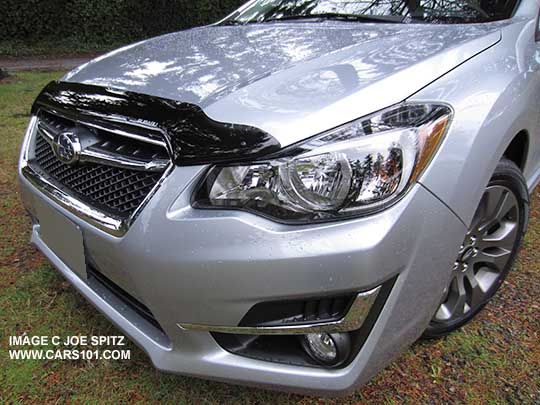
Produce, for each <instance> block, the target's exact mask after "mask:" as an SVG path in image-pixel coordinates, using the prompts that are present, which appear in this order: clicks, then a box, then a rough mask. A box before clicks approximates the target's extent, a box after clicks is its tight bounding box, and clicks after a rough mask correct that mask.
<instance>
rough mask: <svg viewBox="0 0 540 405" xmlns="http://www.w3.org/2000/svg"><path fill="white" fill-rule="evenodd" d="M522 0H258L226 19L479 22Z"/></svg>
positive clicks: (506, 12) (508, 11) (505, 14)
mask: <svg viewBox="0 0 540 405" xmlns="http://www.w3.org/2000/svg"><path fill="white" fill-rule="evenodd" d="M518 1H519V0H502V1H501V0H356V1H355V0H343V1H338V0H257V1H255V2H253V3H252V4H250V5H249V6H248V7H246V8H245V9H243V10H241V11H239V12H237V13H236V14H234V15H233V16H232V17H231V18H229V19H228V20H226V21H225V23H232V24H235V23H236V24H248V23H263V22H269V21H276V20H300V19H302V20H306V21H309V20H315V21H316V20H322V19H331V20H344V21H369V22H377V21H379V22H402V23H406V22H427V23H479V22H488V21H497V20H504V19H507V18H510V17H511V16H512V13H513V11H514V9H515V7H516V5H517V3H518Z"/></svg>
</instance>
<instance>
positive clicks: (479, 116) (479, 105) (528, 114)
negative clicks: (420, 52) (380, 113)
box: [410, 19, 540, 226]
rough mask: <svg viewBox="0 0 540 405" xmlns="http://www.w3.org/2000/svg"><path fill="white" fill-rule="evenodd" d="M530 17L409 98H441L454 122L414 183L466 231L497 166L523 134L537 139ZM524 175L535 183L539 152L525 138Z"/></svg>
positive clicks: (539, 84) (539, 78) (539, 83)
mask: <svg viewBox="0 0 540 405" xmlns="http://www.w3.org/2000/svg"><path fill="white" fill-rule="evenodd" d="M533 38H534V20H531V19H524V20H523V23H522V24H513V25H511V26H509V27H506V28H505V29H504V31H503V40H502V41H501V42H500V43H499V44H497V45H495V46H493V47H492V48H490V49H489V50H487V51H486V52H484V53H482V54H480V55H478V56H477V57H475V58H473V59H472V60H470V61H468V62H467V63H465V64H463V65H461V66H460V67H458V68H457V69H455V70H453V71H452V72H450V73H449V74H447V75H445V76H444V77H443V78H441V79H439V80H437V81H436V82H434V83H432V84H431V85H430V86H428V87H427V88H425V89H423V90H422V91H420V92H419V93H417V94H415V95H414V96H413V97H411V98H410V100H411V101H415V102H418V101H442V102H446V103H448V104H450V105H452V107H453V108H454V111H455V117H454V120H453V122H452V125H451V128H450V130H449V133H448V134H447V137H446V138H445V140H444V141H443V143H442V145H441V147H440V148H439V150H438V152H437V154H436V155H435V157H434V159H433V161H432V163H431V165H430V166H429V167H428V169H427V170H426V171H425V172H424V173H423V175H422V177H421V178H420V183H422V184H423V185H424V186H425V187H426V188H427V189H429V190H430V191H431V192H432V193H433V194H435V195H436V196H437V197H438V198H440V199H441V200H442V201H443V202H444V203H445V204H446V205H448V207H450V209H452V210H453V211H454V213H456V215H457V216H458V217H459V218H460V219H461V220H462V221H463V222H464V223H465V224H466V225H467V226H468V225H469V224H470V223H471V221H472V219H473V216H474V213H475V211H476V208H477V206H478V203H479V202H480V199H481V197H482V194H483V192H484V190H485V187H486V186H487V184H488V182H489V180H490V178H491V176H492V174H493V172H494V171H495V168H496V166H497V164H498V162H499V161H500V159H501V158H502V156H503V154H504V152H505V151H506V149H507V147H508V145H509V144H510V143H511V142H512V140H513V139H514V137H515V136H516V135H517V134H518V133H520V132H521V131H526V132H527V133H528V134H533V135H534V134H535V132H536V127H537V123H538V116H539V110H538V102H539V100H540V98H539V95H538V89H539V88H540V74H539V73H538V71H536V70H535V69H533V68H532V66H533V65H534V63H536V62H534V60H535V57H536V56H537V48H536V46H535V44H534V41H533ZM529 138H530V139H529V148H528V152H527V154H528V156H527V159H526V162H527V164H526V167H525V170H524V174H525V177H526V179H527V182H528V184H529V185H532V184H534V183H535V182H536V177H537V175H536V173H537V172H538V170H537V169H538V165H537V164H536V161H538V156H536V151H537V150H538V149H539V146H538V140H537V138H536V137H535V136H530V137H529Z"/></svg>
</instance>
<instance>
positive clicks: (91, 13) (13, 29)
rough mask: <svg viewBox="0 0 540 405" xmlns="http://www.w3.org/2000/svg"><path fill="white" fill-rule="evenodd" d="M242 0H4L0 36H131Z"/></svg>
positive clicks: (206, 16) (203, 19) (222, 11)
mask: <svg viewBox="0 0 540 405" xmlns="http://www.w3.org/2000/svg"><path fill="white" fill-rule="evenodd" d="M244 1H245V0H214V1H212V0H196V1H193V0H3V1H2V3H3V4H2V7H1V8H2V10H1V12H0V41H2V40H24V41H32V40H39V41H42V40H44V39H47V40H54V39H59V40H60V39H62V40H64V39H65V38H75V39H77V40H78V41H81V42H82V43H92V44H111V43H118V42H129V41H134V40H138V39H141V38H147V37H150V36H155V35H159V34H162V33H166V32H172V31H178V30H181V29H185V28H189V27H193V26H197V25H203V24H208V23H211V22H215V21H217V20H219V19H220V18H222V17H224V16H225V15H227V14H228V13H230V12H231V11H233V10H234V9H235V8H237V7H238V6H240V5H241V4H242V3H243V2H244Z"/></svg>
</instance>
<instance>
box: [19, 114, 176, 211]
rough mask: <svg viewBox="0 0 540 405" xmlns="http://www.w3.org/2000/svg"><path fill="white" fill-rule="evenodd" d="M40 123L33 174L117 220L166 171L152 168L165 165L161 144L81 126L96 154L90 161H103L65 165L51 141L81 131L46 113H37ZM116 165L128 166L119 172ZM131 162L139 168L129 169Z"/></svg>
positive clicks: (134, 207) (141, 199) (133, 208)
mask: <svg viewBox="0 0 540 405" xmlns="http://www.w3.org/2000/svg"><path fill="white" fill-rule="evenodd" d="M40 124H43V125H44V127H43V128H46V130H39V129H38V130H37V133H36V136H35V144H34V145H35V148H34V158H33V159H32V160H31V162H30V164H31V165H32V166H33V167H34V169H37V170H39V171H40V172H41V173H44V174H46V175H47V176H48V177H49V178H50V180H52V182H53V183H54V184H56V185H57V186H60V187H62V188H63V189H64V190H66V191H67V193H68V194H70V195H72V196H73V197H74V198H76V199H79V200H81V201H84V202H85V203H86V204H88V205H90V206H92V207H94V208H95V209H97V210H99V211H102V212H104V213H106V214H110V215H114V216H116V217H120V218H129V217H130V216H131V215H133V214H134V213H135V211H136V210H137V209H138V208H139V207H140V206H141V205H142V204H143V202H144V201H145V199H146V198H147V197H148V196H149V195H150V193H151V192H152V190H153V189H154V188H155V187H156V185H157V184H158V182H159V181H160V179H161V177H162V176H163V174H164V172H165V169H166V167H165V166H164V165H159V166H158V165H151V164H150V163H151V162H166V163H167V162H168V161H169V157H168V154H167V151H166V150H165V149H164V148H163V147H161V146H159V145H154V144H150V143H147V142H144V141H141V140H135V139H132V138H129V137H124V136H119V135H117V134H115V133H112V132H108V131H105V130H96V129H94V128H88V127H85V128H83V130H85V131H87V133H88V134H89V137H90V138H91V141H90V146H87V148H88V150H92V151H93V152H94V153H93V156H98V157H100V156H105V157H107V159H102V158H97V159H96V158H93V160H91V161H90V160H89V161H84V162H80V163H78V164H76V165H68V164H65V163H63V162H62V161H60V160H59V159H58V158H57V156H56V154H55V153H54V151H53V149H52V147H51V144H50V143H51V137H54V136H55V135H56V134H58V133H60V132H62V131H66V130H70V129H73V128H79V130H80V129H81V127H83V126H81V124H79V123H75V122H74V121H70V120H67V119H64V118H60V117H56V116H54V115H52V114H49V113H46V112H41V113H40V114H39V116H38V126H39V125H40ZM111 158H112V160H111ZM118 161H119V162H126V161H127V162H128V163H130V164H128V165H125V166H126V167H122V164H118ZM133 162H138V163H141V164H140V165H139V166H137V165H135V166H133V164H132V163H133ZM132 167H136V169H133V168H132ZM145 168H146V169H145Z"/></svg>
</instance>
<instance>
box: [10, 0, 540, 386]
mask: <svg viewBox="0 0 540 405" xmlns="http://www.w3.org/2000/svg"><path fill="white" fill-rule="evenodd" d="M539 10H540V2H539V1H538V0H522V1H518V0H502V1H499V0H497V1H492V0H490V1H484V0H470V1H466V0H446V1H430V0H411V1H401V0H386V1H360V0H358V1H351V0H347V1H335V0H297V1H292V0H291V1H274V0H253V1H250V2H248V3H247V4H245V5H244V6H243V7H241V8H240V9H238V10H237V11H236V12H234V13H233V14H232V15H230V16H229V17H227V18H226V19H224V20H223V21H220V22H219V23H217V24H214V25H211V26H207V27H202V28H195V29H191V30H187V31H183V32H178V33H174V34H170V35H165V36H161V37H158V38H154V39H150V40H148V41H144V42H140V43H137V44H134V45H130V46H127V47H124V48H122V49H119V50H116V51H114V52H111V53H109V54H108V55H105V56H102V57H99V58H97V59H95V60H93V61H91V62H89V63H88V64H86V65H83V66H81V67H79V68H77V69H75V70H74V71H72V72H70V73H69V74H67V75H66V76H65V77H64V78H63V79H62V80H60V81H57V82H53V83H50V84H49V85H48V86H47V87H46V88H45V89H44V90H43V92H42V93H41V94H40V96H39V97H38V98H37V100H36V102H35V104H34V106H33V110H32V118H31V121H30V125H29V128H28V131H27V134H26V137H25V140H24V144H23V147H22V153H21V158H20V169H19V174H20V183H21V190H22V196H23V200H24V203H25V206H26V208H27V210H28V212H29V214H30V216H31V218H32V221H33V233H32V242H33V243H34V244H35V245H36V246H37V247H38V248H39V249H40V250H41V251H42V252H43V253H44V254H45V256H47V258H48V259H49V260H50V261H51V262H52V263H53V264H54V265H55V267H56V268H57V269H58V270H59V271H60V273H62V274H63V275H64V276H65V277H66V278H67V279H68V280H69V281H70V282H71V283H72V284H73V285H74V286H75V287H76V288H77V289H78V290H79V291H80V293H81V294H82V295H84V296H85V297H86V298H87V299H88V300H89V301H90V302H91V303H92V304H94V305H95V306H96V308H97V309H98V310H100V311H101V312H103V313H104V314H105V315H106V316H107V317H108V318H109V319H110V320H111V321H112V322H113V323H114V324H115V325H117V326H118V328H119V329H121V330H122V331H123V332H124V333H125V334H126V335H128V336H129V337H130V338H131V339H132V340H133V341H134V342H135V343H136V344H137V345H138V346H140V347H141V348H142V349H143V350H144V351H145V352H146V353H147V354H148V356H149V357H150V358H151V360H152V363H153V364H154V365H155V366H156V367H157V368H158V369H160V370H163V371H166V372H172V373H178V374H185V375H191V376H198V377H203V378H209V379H217V380H226V381H230V382H235V383H240V384H249V385H262V386H266V387H272V388H276V389H281V390H290V391H300V392H309V393H319V394H327V395H335V394H343V393H346V392H350V391H351V390H352V389H354V388H355V387H358V386H359V385H361V384H363V383H365V382H366V381H368V380H369V379H370V378H371V377H373V376H374V375H375V374H376V373H377V372H378V371H379V370H381V368H383V367H384V366H385V365H387V364H388V363H389V362H390V361H391V360H392V359H393V358H395V357H396V356H397V355H398V354H400V353H401V352H402V351H403V350H405V349H406V348H407V347H408V346H410V345H411V344H412V343H413V342H415V341H416V340H417V339H418V338H419V337H420V336H422V335H423V336H424V337H428V338H434V337H439V336H443V335H446V334H448V333H450V332H452V331H454V330H455V329H457V328H459V327H461V326H463V325H464V324H466V323H467V322H469V321H470V320H471V319H472V318H474V316H475V315H476V314H477V313H478V312H479V311H480V310H481V309H482V308H483V307H484V306H485V305H486V303H487V302H488V301H489V300H490V299H491V298H492V297H493V295H494V294H495V293H496V291H497V290H498V289H499V287H500V285H501V284H502V283H503V281H504V279H505V277H506V276H507V275H508V273H509V271H510V269H511V267H512V263H513V261H514V259H515V258H516V255H517V253H518V250H519V247H520V244H521V242H522V240H523V235H524V233H525V232H526V229H527V223H528V214H529V197H528V196H529V193H530V192H531V191H532V190H533V188H534V187H535V186H536V184H537V183H538V182H539V179H540V144H539V138H538V134H539V130H540V127H539V123H540V43H539V42H537V41H539V40H540V35H539V34H540V31H539V24H538V15H539Z"/></svg>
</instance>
